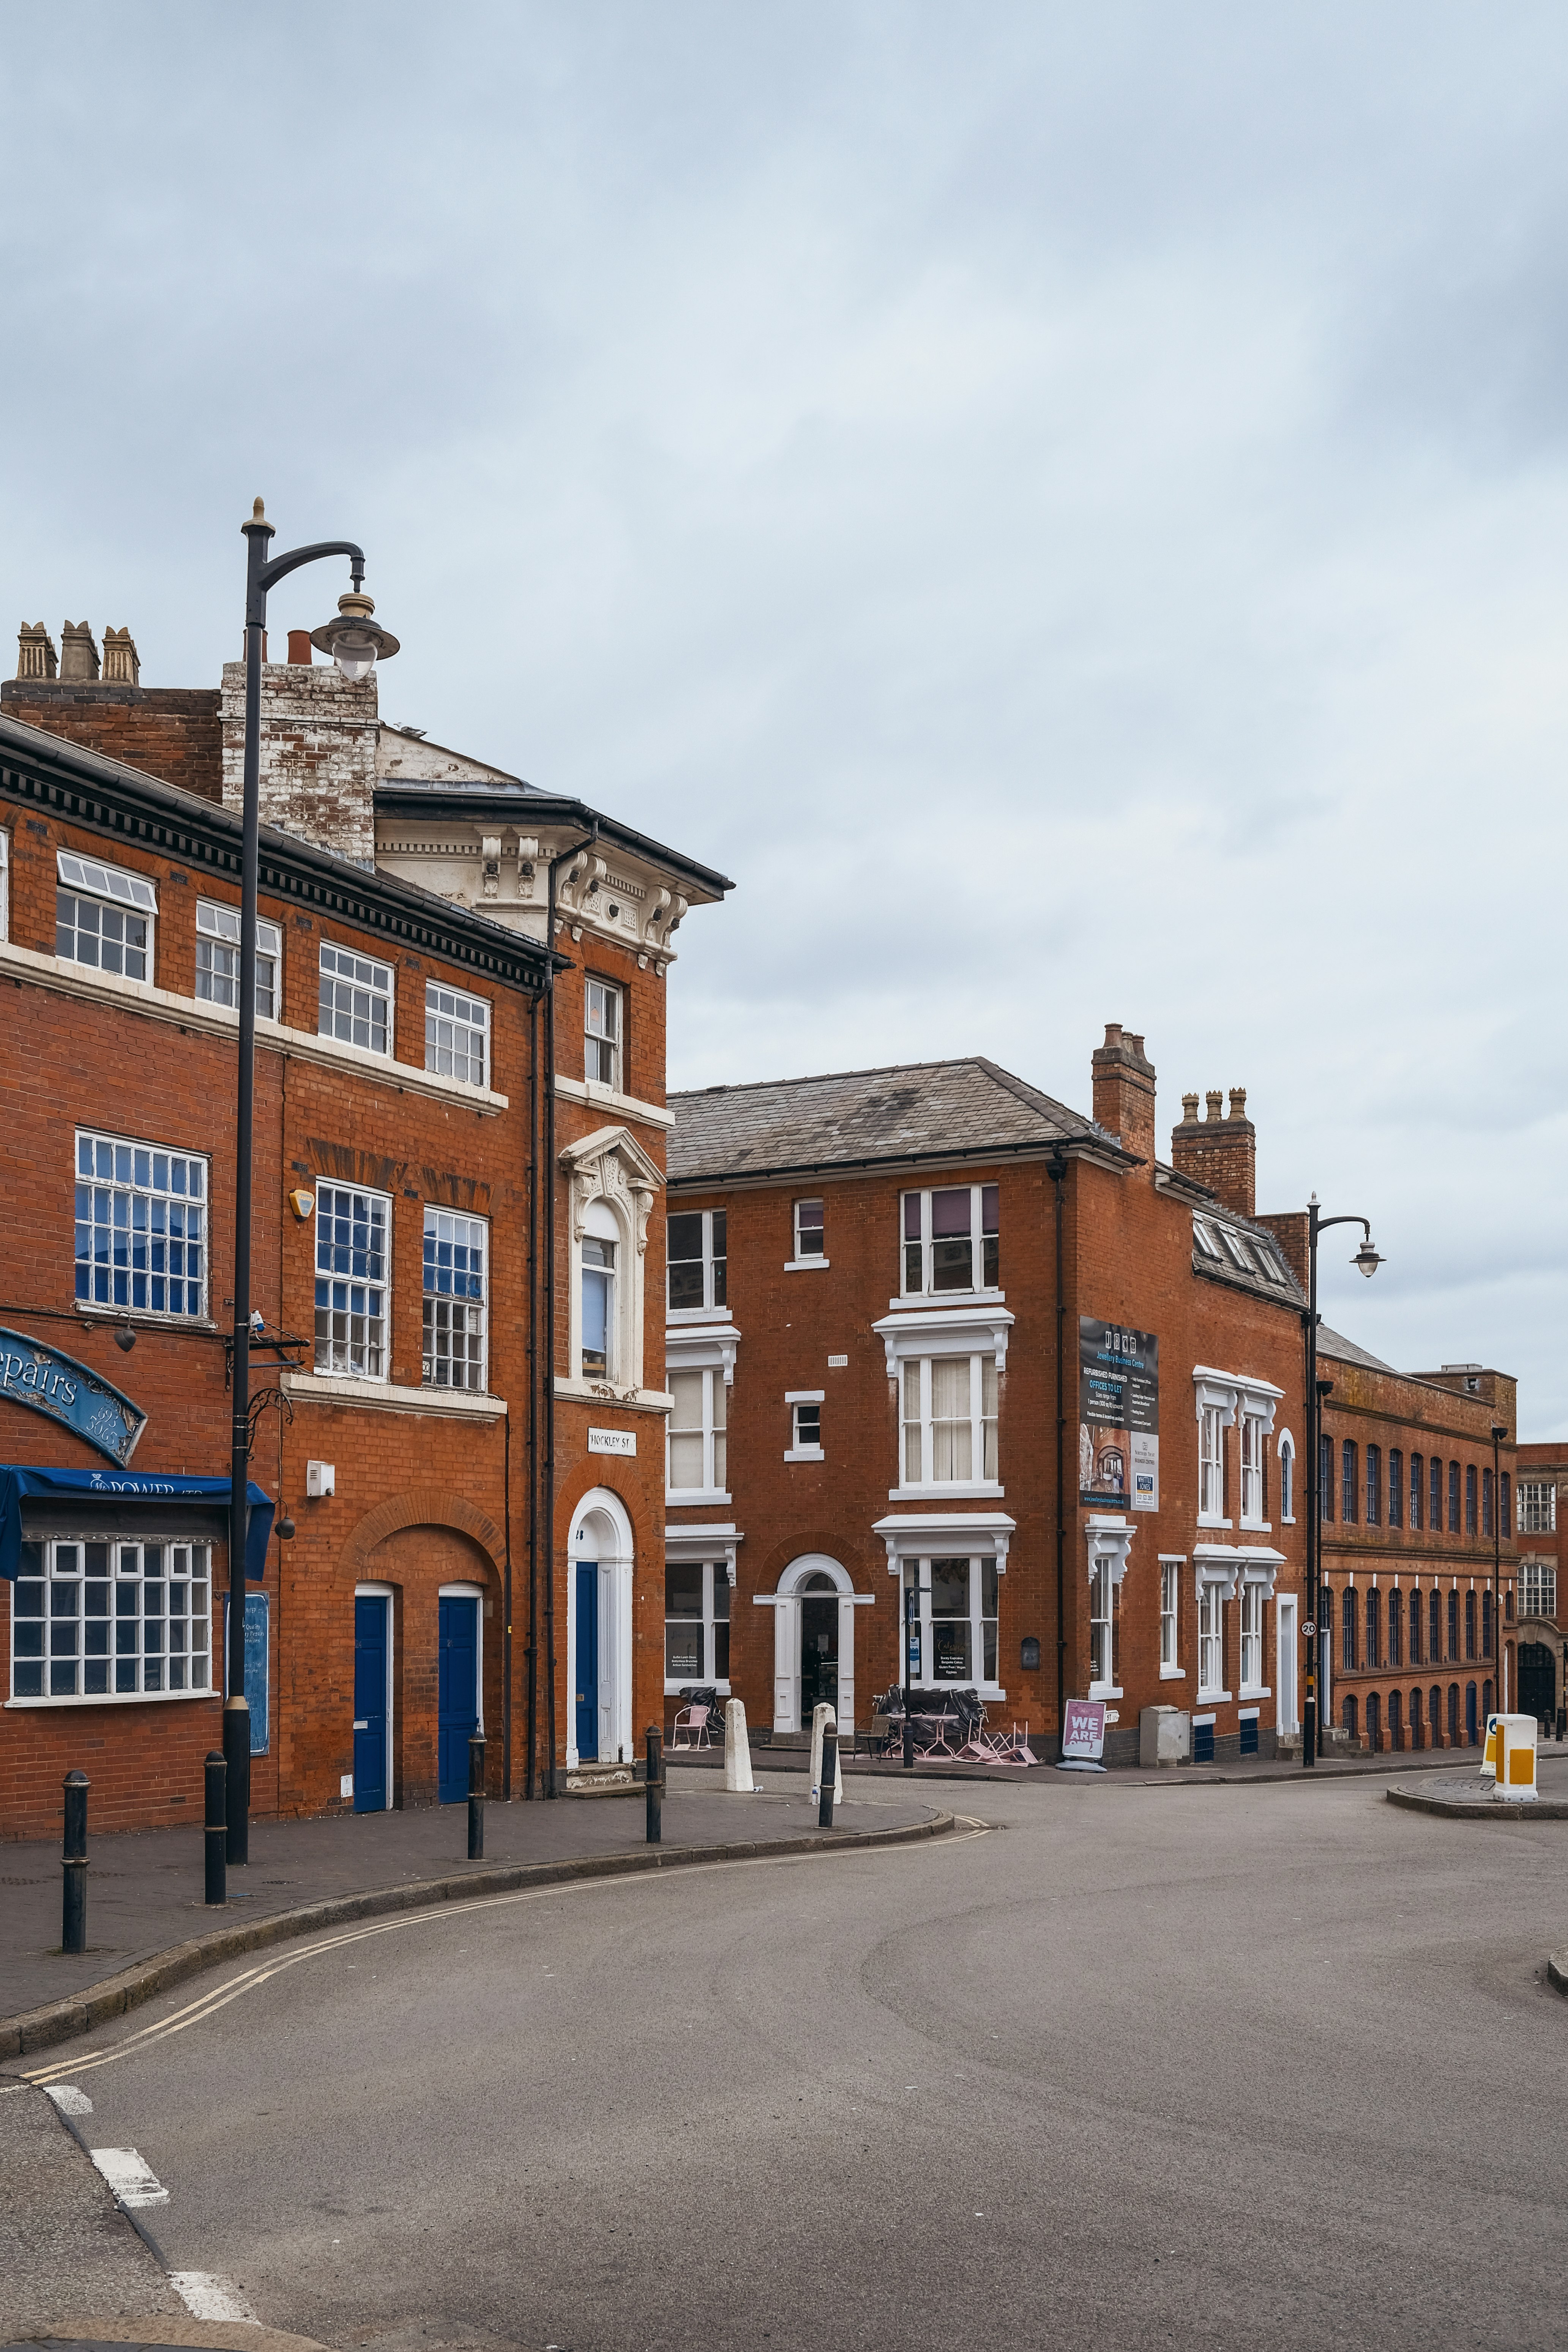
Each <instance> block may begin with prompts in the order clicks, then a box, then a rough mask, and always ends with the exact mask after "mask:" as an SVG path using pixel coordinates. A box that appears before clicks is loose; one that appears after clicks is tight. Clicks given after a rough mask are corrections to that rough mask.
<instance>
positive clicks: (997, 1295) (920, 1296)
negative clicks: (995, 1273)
mask: <svg viewBox="0 0 1568 2352" xmlns="http://www.w3.org/2000/svg"><path fill="white" fill-rule="evenodd" d="M1006 1297H1007V1294H1006V1292H1005V1290H921V1291H917V1292H912V1293H911V1294H910V1297H907V1298H889V1301H888V1312H889V1315H911V1314H912V1315H924V1314H929V1313H930V1311H931V1308H932V1307H1000V1306H1002V1305H1003V1303H1004V1301H1005V1298H1006Z"/></svg>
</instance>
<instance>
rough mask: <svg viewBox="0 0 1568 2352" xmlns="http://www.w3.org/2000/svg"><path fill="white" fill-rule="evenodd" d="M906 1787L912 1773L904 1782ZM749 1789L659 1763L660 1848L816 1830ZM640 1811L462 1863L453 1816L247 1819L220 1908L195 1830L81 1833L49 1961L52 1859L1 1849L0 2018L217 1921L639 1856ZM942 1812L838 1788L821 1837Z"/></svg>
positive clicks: (577, 1816)
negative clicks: (243, 1855)
mask: <svg viewBox="0 0 1568 2352" xmlns="http://www.w3.org/2000/svg"><path fill="white" fill-rule="evenodd" d="M914 1778H915V1780H916V1781H917V1783H918V1782H919V1781H920V1780H921V1775H919V1774H917V1775H915V1776H914ZM757 1779H758V1780H760V1781H761V1783H762V1790H761V1793H759V1794H756V1795H753V1796H750V1797H741V1796H731V1795H730V1794H728V1793H727V1792H726V1791H725V1790H723V1789H722V1788H721V1787H715V1786H714V1784H713V1782H712V1781H711V1780H710V1779H709V1778H708V1777H707V1776H706V1775H701V1776H700V1775H698V1774H696V1773H689V1772H683V1771H682V1770H681V1769H679V1766H675V1767H672V1768H671V1769H670V1770H669V1773H668V1785H667V1790H666V1794H665V1800H664V1843H665V1844H666V1845H667V1846H692V1845H722V1844H724V1843H726V1842H728V1841H730V1840H732V1839H738V1838H751V1839H764V1840H765V1839H771V1838H793V1837H801V1836H805V1835H808V1834H809V1833H810V1832H812V1831H813V1830H814V1829H815V1826H816V1806H815V1805H814V1804H812V1803H810V1801H809V1799H808V1795H807V1790H806V1788H805V1782H804V1781H803V1780H801V1778H800V1777H799V1776H798V1775H794V1776H792V1777H791V1778H790V1779H789V1780H787V1781H780V1782H778V1783H777V1784H776V1785H775V1784H773V1781H772V1780H771V1777H770V1774H769V1772H768V1769H767V1766H766V1764H765V1762H764V1763H763V1765H762V1766H761V1768H760V1769H758V1771H757ZM645 1804H646V1799H645V1797H644V1794H643V1791H642V1790H641V1789H640V1788H639V1789H638V1790H637V1795H636V1796H635V1797H626V1798H613V1797H603V1798H585V1797H562V1798H558V1799H556V1800H555V1801H552V1802H551V1803H548V1804H547V1803H542V1802H541V1803H536V1804H522V1803H518V1804H512V1805H500V1804H494V1803H492V1804H490V1805H489V1806H488V1807H487V1809H486V1820H485V1859H484V1861H483V1862H482V1863H480V1862H475V1863H470V1862H469V1861H468V1858H467V1856H468V1807H467V1805H440V1806H435V1807H432V1808H430V1809H429V1810H427V1811H420V1812H403V1813H399V1812H392V1813H334V1814H331V1815H329V1816H327V1817H326V1818H325V1819H322V1820H317V1821H303V1822H301V1821H284V1822H279V1821H258V1822H252V1823H251V1827H250V1862H249V1864H248V1866H247V1868H246V1869H244V1870H231V1871H230V1872H229V1874H228V1881H229V1891H230V1900H229V1902H228V1903H227V1904H226V1906H224V1907H223V1909H222V1910H218V1909H216V1908H215V1909H212V1910H209V1909H208V1908H207V1906H206V1905H205V1903H204V1902H203V1900H202V1886H203V1875H202V1873H203V1861H202V1832H201V1829H200V1826H199V1825H195V1826H192V1827H190V1828H186V1827H185V1826H184V1825H182V1826H181V1827H179V1828H177V1829H158V1830H122V1831H120V1832H115V1833H112V1834H106V1835H102V1836H94V1835H93V1834H92V1832H91V1830H90V1826H89V1836H88V1855H89V1864H88V1898H87V1932H88V1948H87V1950H86V1951H85V1952H83V1953H81V1954H79V1955H78V1956H72V1957H68V1956H67V1955H66V1954H64V1953H62V1952H61V1951H60V1949H59V1937H60V1875H61V1874H60V1849H59V1846H58V1843H57V1842H55V1841H53V1840H51V1841H50V1842H49V1843H47V1845H46V1844H43V1843H33V1842H29V1843H26V1844H0V2019H5V2018H10V2017H15V2016H16V2015H17V2014H19V2013H20V2012H22V2011H26V2010H31V2009H35V2008H37V2007H40V2006H41V2005H42V2004H43V2003H44V2002H45V2001H49V2000H59V1999H61V1998H62V1997H64V1996H65V1995H68V1994H70V1993H76V1992H80V1991H82V1990H84V1989H85V1988H86V1987H87V1986H89V1985H92V1984H97V1983H98V1982H100V1979H103V1978H105V1977H110V1976H113V1975H116V1974H117V1973H118V1972H119V1971H120V1970H121V1969H125V1968H129V1967H131V1966H132V1964H133V1963H135V1962H137V1961H139V1960H143V1959H146V1958H151V1956H152V1955H153V1953H155V1952H162V1951H166V1950H167V1949H168V1948H170V1947H171V1946H172V1945H175V1944H183V1943H184V1942H186V1941H187V1940H188V1939H189V1938H190V1937H194V1936H199V1935H201V1933H202V1932H203V1930H204V1928H205V1927H212V1926H215V1925H216V1924H217V1923H218V1922H219V1921H221V1920H229V1919H246V1918H264V1917H266V1916H268V1914H269V1913H274V1912H281V1911H292V1910H294V1909H297V1908H298V1907H299V1906H301V1905H304V1904H308V1903H317V1902H321V1901H323V1900H329V1899H331V1898H332V1897H334V1896H338V1895H359V1894H365V1893H369V1892H370V1891H371V1890H372V1889H375V1888H381V1887H389V1886H400V1885H408V1884H410V1883H412V1882H415V1881H418V1880H428V1879H434V1878H452V1877H460V1876H461V1875H463V1874H464V1873H466V1872H469V1871H471V1872H474V1873H476V1874H477V1873H479V1872H480V1871H483V1870H487V1869H494V1868H495V1867H496V1866H497V1865H498V1864H502V1865H504V1864H509V1863H538V1862H546V1863H548V1862H570V1861H576V1860H578V1859H580V1858H584V1857H586V1856H591V1855H600V1854H615V1853H625V1852H626V1851H627V1850H628V1849H631V1848H636V1849H637V1850H638V1851H639V1852H640V1851H642V1850H643V1848H644V1844H645V1840H644V1822H645V1811H644V1808H645ZM942 1810H943V1805H942V1799H941V1796H940V1793H939V1792H938V1791H937V1790H934V1789H932V1788H931V1787H929V1786H927V1787H925V1788H921V1787H919V1786H915V1787H905V1788H903V1789H899V1788H896V1787H895V1788H891V1789H889V1787H888V1786H887V1785H886V1784H885V1783H879V1784H878V1785H876V1786H875V1787H867V1788H864V1789H856V1790H853V1791H851V1790H846V1792H845V1799H844V1802H843V1804H842V1805H841V1806H839V1807H838V1808H837V1811H836V1815H835V1825H836V1826H837V1827H839V1828H842V1829H846V1830H889V1829H903V1828H906V1827H909V1826H911V1825H913V1824H914V1823H917V1822H927V1821H931V1819H933V1818H934V1816H935V1815H936V1814H937V1813H939V1812H940V1811H942Z"/></svg>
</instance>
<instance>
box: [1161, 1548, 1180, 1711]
mask: <svg viewBox="0 0 1568 2352" xmlns="http://www.w3.org/2000/svg"><path fill="white" fill-rule="evenodd" d="M1183 1564H1184V1563H1183V1560H1182V1559H1180V1558H1178V1557H1176V1556H1173V1555H1172V1556H1167V1555H1165V1554H1163V1553H1162V1555H1161V1558H1160V1679H1161V1681H1162V1682H1175V1681H1178V1680H1180V1681H1185V1679H1186V1677H1185V1675H1184V1674H1183V1671H1182V1568H1183Z"/></svg>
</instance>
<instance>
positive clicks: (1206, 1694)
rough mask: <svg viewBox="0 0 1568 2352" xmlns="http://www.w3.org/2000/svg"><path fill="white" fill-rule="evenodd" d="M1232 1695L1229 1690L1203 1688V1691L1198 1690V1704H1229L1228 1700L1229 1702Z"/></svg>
mask: <svg viewBox="0 0 1568 2352" xmlns="http://www.w3.org/2000/svg"><path fill="white" fill-rule="evenodd" d="M1230 1696H1231V1694H1230V1693H1229V1691H1205V1690H1201V1691H1199V1692H1197V1693H1196V1698H1197V1703H1198V1705H1199V1706H1226V1705H1227V1704H1228V1702H1229V1699H1230Z"/></svg>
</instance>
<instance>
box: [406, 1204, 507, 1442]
mask: <svg viewBox="0 0 1568 2352" xmlns="http://www.w3.org/2000/svg"><path fill="white" fill-rule="evenodd" d="M443 1223H446V1224H447V1225H448V1226H449V1227H450V1228H451V1230H450V1231H449V1232H446V1233H443V1231H442V1226H443ZM459 1227H461V1228H462V1229H463V1230H462V1232H461V1234H459V1232H458V1228H459ZM476 1238H477V1242H478V1248H479V1275H478V1280H479V1289H478V1290H477V1291H475V1290H473V1289H472V1288H470V1289H469V1290H468V1291H467V1292H466V1293H463V1294H459V1293H458V1290H457V1289H456V1288H455V1287H454V1288H450V1289H444V1288H442V1287H441V1286H440V1284H439V1282H437V1284H435V1285H432V1282H431V1278H430V1277H431V1274H432V1271H434V1272H435V1273H436V1274H437V1276H439V1275H440V1274H441V1272H442V1271H443V1269H442V1267H441V1266H440V1265H439V1263H438V1257H439V1253H440V1251H441V1249H442V1247H443V1246H445V1247H446V1248H447V1249H449V1250H450V1251H452V1252H453V1253H454V1256H453V1262H452V1264H451V1265H450V1267H449V1268H448V1269H447V1271H449V1273H450V1274H451V1276H452V1279H453V1282H454V1284H455V1283H456V1282H457V1281H458V1280H459V1279H463V1278H466V1279H467V1280H468V1282H469V1283H470V1284H471V1283H472V1282H473V1280H474V1278H475V1277H474V1273H473V1269H472V1266H471V1265H470V1266H468V1268H466V1269H459V1268H458V1265H457V1263H456V1255H455V1254H456V1252H458V1250H472V1249H473V1248H474V1247H475V1244H476ZM422 1240H423V1246H422V1250H421V1256H420V1280H421V1289H420V1328H419V1343H420V1344H419V1384H420V1386H421V1387H422V1388H426V1389H432V1390H435V1391H440V1392H447V1391H460V1392H461V1393H462V1394H463V1395H465V1396H484V1395H487V1394H488V1393H489V1356H490V1311H489V1310H490V1225H489V1218H488V1217H476V1216H473V1215H471V1214H470V1213H469V1212H468V1210H466V1209H447V1208H444V1207H443V1206H442V1205H441V1204H440V1202H436V1201H426V1203H425V1226H424V1234H423V1237H422ZM432 1244H434V1246H435V1250H436V1252H437V1263H436V1264H435V1265H434V1266H433V1265H432V1257H431V1249H432ZM443 1299H445V1300H447V1302H448V1304H449V1307H450V1308H451V1310H452V1313H451V1315H450V1316H449V1318H448V1325H447V1339H448V1342H450V1341H452V1340H455V1339H458V1337H461V1338H463V1339H467V1340H468V1341H472V1340H474V1339H477V1340H478V1342H479V1354H478V1357H477V1358H476V1357H475V1356H474V1355H472V1354H471V1353H465V1354H464V1356H463V1358H462V1359H461V1360H462V1362H463V1365H464V1367H465V1369H466V1370H478V1373H479V1378H478V1380H477V1381H475V1380H462V1381H455V1380H450V1379H448V1380H440V1379H437V1378H435V1377H433V1375H432V1371H431V1366H432V1364H433V1363H434V1364H436V1365H439V1364H440V1363H442V1362H443V1361H444V1362H446V1363H447V1365H448V1367H449V1366H450V1365H451V1364H452V1363H454V1362H455V1361H457V1360H458V1359H457V1358H456V1357H455V1356H454V1355H453V1354H452V1352H451V1348H450V1345H448V1349H447V1354H446V1356H445V1357H443V1356H442V1355H441V1354H440V1353H439V1352H438V1351H437V1352H436V1353H434V1354H433V1353H432V1350H431V1346H430V1339H431V1333H432V1330H433V1328H434V1329H435V1330H436V1332H437V1338H439V1336H440V1333H439V1328H438V1327H439V1324H440V1320H441V1318H440V1315H439V1312H438V1309H439V1307H440V1304H441V1302H442V1300H443ZM459 1309H465V1310H466V1309H472V1310H473V1311H474V1318H475V1321H476V1322H477V1326H478V1328H477V1330H464V1331H462V1332H461V1333H459V1331H458V1328H457V1326H456V1320H455V1318H456V1314H457V1312H458V1310H459ZM433 1310H435V1311H433Z"/></svg>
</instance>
